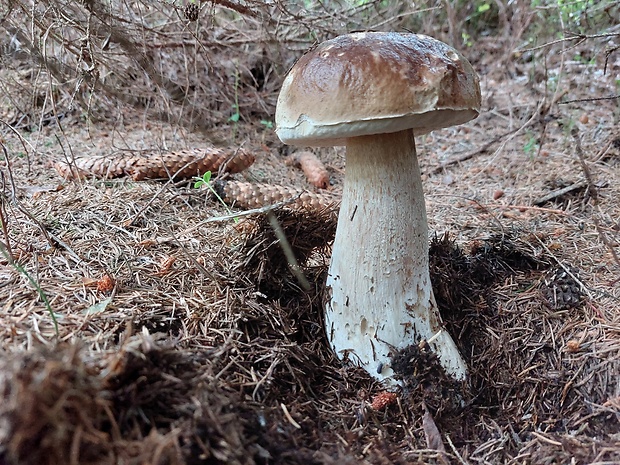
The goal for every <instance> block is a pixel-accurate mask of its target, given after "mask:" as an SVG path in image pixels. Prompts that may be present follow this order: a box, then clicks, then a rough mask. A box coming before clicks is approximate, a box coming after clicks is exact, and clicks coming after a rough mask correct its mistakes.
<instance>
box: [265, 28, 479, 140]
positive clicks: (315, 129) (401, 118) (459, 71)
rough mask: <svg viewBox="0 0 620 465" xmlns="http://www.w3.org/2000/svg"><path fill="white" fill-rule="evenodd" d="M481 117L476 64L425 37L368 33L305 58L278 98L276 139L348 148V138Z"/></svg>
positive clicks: (336, 41)
mask: <svg viewBox="0 0 620 465" xmlns="http://www.w3.org/2000/svg"><path fill="white" fill-rule="evenodd" d="M479 112H480V83H479V80H478V76H477V74H476V72H475V71H474V70H473V68H472V66H471V64H470V63H469V62H468V61H467V59H465V58H464V57H463V56H462V55H461V54H460V53H458V52H457V51H456V50H454V49H453V48H452V47H450V46H449V45H447V44H444V43H443V42H441V41H439V40H436V39H433V38H431V37H428V36H425V35H421V34H410V33H406V34H401V33H393V32H361V33H353V34H347V35H343V36H339V37H336V38H334V39H332V40H328V41H326V42H323V43H322V44H321V45H319V46H318V47H316V48H315V49H313V50H311V51H310V52H308V53H306V54H305V55H304V56H302V57H301V58H300V59H299V61H298V62H297V63H296V64H295V66H293V68H292V69H291V71H290V72H289V74H288V75H287V76H286V78H285V80H284V83H283V84H282V89H281V91H280V95H279V97H278V105H277V109H276V126H277V129H276V133H277V134H278V137H279V138H280V140H282V142H284V143H285V144H295V145H305V146H330V145H345V141H346V139H347V138H349V137H356V136H364V135H371V134H380V133H390V132H397V131H402V130H405V129H409V128H411V129H413V130H414V132H415V134H416V135H419V134H426V133H428V132H430V131H432V130H434V129H439V128H444V127H448V126H455V125H458V124H462V123H465V122H467V121H469V120H471V119H473V118H476V117H477V116H478V114H479Z"/></svg>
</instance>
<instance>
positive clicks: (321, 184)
mask: <svg viewBox="0 0 620 465" xmlns="http://www.w3.org/2000/svg"><path fill="white" fill-rule="evenodd" d="M289 160H290V162H289V163H290V164H292V165H293V166H295V167H296V168H301V170H302V171H303V172H304V174H305V175H306V178H307V179H308V182H309V183H310V184H312V185H313V186H316V187H318V188H320V189H327V188H328V187H329V172H328V171H327V169H326V168H325V165H323V162H322V161H321V160H319V158H318V157H317V156H316V155H315V154H314V153H312V152H309V151H307V150H304V151H301V152H295V153H294V154H292V155H290V156H289Z"/></svg>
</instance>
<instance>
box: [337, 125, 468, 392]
mask: <svg viewBox="0 0 620 465" xmlns="http://www.w3.org/2000/svg"><path fill="white" fill-rule="evenodd" d="M346 157H347V162H346V176H345V181H344V190H343V195H342V204H341V207H340V214H339V215H340V216H339V218H338V227H337V230H336V238H335V240H334V246H333V252H332V259H331V265H330V269H329V274H328V278H327V290H328V300H327V302H326V312H325V324H326V330H327V337H328V339H329V342H330V344H331V346H332V347H333V349H334V351H335V352H336V354H338V356H339V357H340V358H343V357H345V356H347V355H348V358H349V359H350V360H352V361H354V362H358V363H359V364H360V365H361V366H362V367H364V368H365V369H366V370H367V371H368V372H369V373H370V374H371V375H372V376H374V377H376V378H378V379H380V380H384V379H386V380H388V381H391V382H394V380H393V378H391V376H392V374H393V372H392V369H391V367H390V354H391V353H393V352H394V350H397V349H402V348H405V347H407V346H409V345H411V344H418V343H419V342H420V341H421V340H426V341H431V342H430V346H431V348H432V349H433V351H434V352H435V353H436V354H437V356H438V357H439V361H440V363H441V365H442V366H443V367H444V368H445V369H446V371H447V372H448V373H449V374H451V375H453V376H454V377H455V378H456V379H459V380H462V379H464V378H465V376H466V374H467V366H466V364H465V362H464V360H463V359H462V357H461V355H460V353H459V351H458V349H457V347H456V344H455V343H454V341H453V340H452V338H451V337H450V335H449V334H448V332H447V331H446V330H445V329H444V328H443V324H442V322H441V316H440V314H439V311H438V309H437V304H436V302H435V297H434V295H433V289H432V287H431V281H430V274H429V268H428V225H427V219H426V208H425V204H424V193H423V190H422V178H421V175H420V169H419V167H418V161H417V156H416V150H415V141H414V137H413V132H412V131H411V130H405V131H401V132H397V133H392V134H379V135H372V136H360V137H354V138H350V139H347V155H346Z"/></svg>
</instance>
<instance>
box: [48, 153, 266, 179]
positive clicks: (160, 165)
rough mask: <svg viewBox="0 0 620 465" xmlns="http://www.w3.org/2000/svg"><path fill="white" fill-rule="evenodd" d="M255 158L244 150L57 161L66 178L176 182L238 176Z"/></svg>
mask: <svg viewBox="0 0 620 465" xmlns="http://www.w3.org/2000/svg"><path fill="white" fill-rule="evenodd" d="M254 160H255V157H254V155H252V154H251V153H248V152H246V151H244V150H238V151H236V152H230V151H226V150H221V149H217V148H215V147H212V148H208V149H191V150H179V151H176V152H169V153H164V154H162V155H153V156H149V157H146V156H143V155H131V156H123V157H107V156H104V157H94V158H76V159H75V160H74V163H72V164H68V163H66V162H60V161H59V162H56V163H55V164H54V168H55V169H56V171H58V174H60V175H61V176H62V177H64V178H65V179H81V178H84V177H88V176H96V177H103V178H107V179H109V178H117V177H121V176H127V175H130V176H131V177H132V178H133V180H134V181H142V180H144V179H159V178H169V177H173V178H174V179H176V180H181V179H189V178H192V177H194V176H201V175H202V174H204V173H205V172H207V171H212V172H218V171H219V170H220V168H222V170H223V171H224V172H228V173H238V172H240V171H243V170H244V169H246V168H248V167H249V166H250V165H252V163H254Z"/></svg>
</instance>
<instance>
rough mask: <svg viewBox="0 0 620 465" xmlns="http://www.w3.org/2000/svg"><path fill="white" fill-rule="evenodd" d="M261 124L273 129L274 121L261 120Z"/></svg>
mask: <svg viewBox="0 0 620 465" xmlns="http://www.w3.org/2000/svg"><path fill="white" fill-rule="evenodd" d="M260 124H262V125H263V126H265V127H266V128H267V129H273V121H269V120H266V119H262V120H260Z"/></svg>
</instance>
